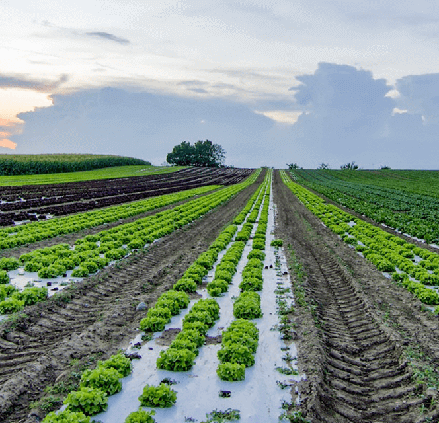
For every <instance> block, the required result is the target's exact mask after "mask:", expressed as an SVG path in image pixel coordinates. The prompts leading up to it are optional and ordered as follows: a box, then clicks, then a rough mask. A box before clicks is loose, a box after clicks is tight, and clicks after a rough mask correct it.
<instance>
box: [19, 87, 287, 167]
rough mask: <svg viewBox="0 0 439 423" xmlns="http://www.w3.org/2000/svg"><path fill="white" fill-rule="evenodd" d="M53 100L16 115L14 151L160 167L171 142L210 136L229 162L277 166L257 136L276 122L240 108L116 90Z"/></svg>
mask: <svg viewBox="0 0 439 423" xmlns="http://www.w3.org/2000/svg"><path fill="white" fill-rule="evenodd" d="M53 102H54V104H53V106H52V107H48V108H44V109H37V110H35V111H34V112H27V113H20V114H19V115H18V117H19V118H20V119H22V120H23V121H24V122H25V124H24V130H23V133H22V134H19V135H14V136H13V137H12V138H11V139H12V140H13V141H14V142H16V143H17V144H18V145H17V152H19V153H23V154H32V153H34V154H35V153H61V152H71V153H84V152H87V153H106V154H120V155H125V156H133V157H139V158H143V159H147V160H151V161H152V162H153V163H156V164H160V163H162V162H163V161H164V160H165V159H166V155H167V153H169V152H170V151H172V148H173V146H175V145H176V144H179V143H181V142H182V141H184V140H187V141H190V142H195V141H197V140H205V139H209V140H212V141H213V142H215V143H218V144H220V145H221V146H223V148H224V149H225V150H226V152H227V155H226V163H227V164H233V165H235V166H239V167H252V166H259V163H260V162H261V163H264V162H265V163H267V158H268V161H269V162H270V163H273V165H274V164H275V159H274V156H272V157H270V154H269V152H270V150H271V147H272V146H270V144H269V143H267V142H266V141H265V140H264V138H263V134H264V133H268V132H269V131H270V130H271V128H272V127H273V125H274V122H273V121H272V120H271V119H269V118H267V117H265V116H262V115H258V114H256V113H254V112H253V111H252V110H251V108H250V107H249V106H246V105H242V104H237V103H233V102H231V101H226V100H221V99H213V98H205V97H203V98H186V97H178V96H172V95H158V94H152V93H148V92H138V90H137V92H133V91H132V90H124V89H120V88H104V89H90V90H83V91H78V92H76V93H71V94H68V95H67V94H66V95H54V96H53ZM279 154H280V155H282V152H280V153H279ZM282 162H283V161H282ZM255 163H256V164H255Z"/></svg>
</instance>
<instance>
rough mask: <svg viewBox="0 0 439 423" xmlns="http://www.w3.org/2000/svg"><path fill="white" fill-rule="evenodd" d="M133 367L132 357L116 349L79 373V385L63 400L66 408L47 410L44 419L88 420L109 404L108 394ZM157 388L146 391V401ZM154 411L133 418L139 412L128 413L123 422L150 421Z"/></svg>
mask: <svg viewBox="0 0 439 423" xmlns="http://www.w3.org/2000/svg"><path fill="white" fill-rule="evenodd" d="M131 371H132V364H131V360H130V359H129V358H127V357H125V356H124V355H123V354H121V353H119V354H116V355H113V356H111V357H110V358H109V359H108V360H106V361H99V362H98V366H97V367H96V368H95V369H94V370H85V371H84V372H83V373H82V375H81V381H80V385H79V389H78V390H76V391H71V392H70V393H69V395H68V396H67V398H66V399H65V400H64V405H66V408H65V410H63V411H61V412H59V413H56V412H51V413H49V414H48V415H47V416H46V417H45V419H44V420H43V423H90V417H89V416H92V415H95V414H98V413H100V412H102V411H105V410H106V409H107V407H108V397H109V396H111V395H114V394H116V393H118V392H120V390H121V389H122V383H121V381H120V379H121V378H123V377H126V376H128V375H129V374H130V373H131ZM156 395H157V393H156V392H151V394H149V395H148V393H147V395H145V397H146V398H145V401H148V400H149V401H152V400H153V399H154V398H155V397H156ZM152 415H154V412H149V413H148V412H145V411H143V412H141V413H140V417H142V418H143V420H136V417H138V416H139V412H134V413H131V414H130V415H129V416H128V417H127V419H126V420H125V422H126V423H136V422H144V423H153V422H154V420H153V419H152V417H151V416H152Z"/></svg>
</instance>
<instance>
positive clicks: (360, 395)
mask: <svg viewBox="0 0 439 423" xmlns="http://www.w3.org/2000/svg"><path fill="white" fill-rule="evenodd" d="M262 178H263V175H261V176H260V178H259V181H262ZM256 185H257V184H253V185H252V186H251V187H249V188H247V189H246V190H245V191H243V192H242V193H240V194H239V195H238V196H236V197H235V198H234V199H233V200H231V201H230V202H229V203H228V204H226V205H223V206H221V207H219V208H217V209H216V210H215V211H213V212H211V213H209V214H208V215H206V216H205V217H203V218H202V219H199V220H198V221H196V222H194V223H193V224H192V225H189V226H188V227H186V228H184V229H181V230H179V231H176V232H175V233H173V234H171V235H170V236H168V237H165V238H164V239H162V240H160V241H159V242H157V243H155V244H154V245H153V247H151V248H150V249H149V250H148V251H142V252H138V253H136V254H133V255H132V256H130V257H128V258H127V259H124V260H123V261H122V262H121V263H120V264H118V265H117V266H112V267H110V268H108V269H106V270H104V271H103V272H100V273H99V274H97V275H96V276H94V277H90V278H87V279H85V280H84V281H83V282H82V283H80V284H78V285H77V286H76V287H74V288H72V289H68V290H66V292H65V293H63V294H61V295H60V296H59V297H58V298H59V299H58V300H57V299H56V298H53V299H51V300H49V301H47V302H45V303H41V304H39V305H36V306H33V307H29V308H28V309H26V310H25V314H26V316H27V317H23V318H22V319H19V320H17V321H15V322H12V323H11V322H10V323H8V324H7V325H6V326H4V325H3V326H0V350H1V355H0V364H1V365H0V421H2V422H5V423H12V422H14V423H16V422H20V423H21V422H26V423H31V422H36V421H38V417H37V416H39V417H40V418H41V417H42V416H44V414H45V413H44V412H42V410H41V409H39V410H37V409H34V410H32V412H31V409H30V404H31V402H32V401H37V400H39V399H41V398H42V397H45V398H46V401H45V402H44V404H49V405H50V404H51V402H50V401H49V398H50V395H52V396H53V397H55V399H56V398H57V397H58V399H60V398H62V396H63V395H65V393H64V394H63V392H64V391H63V389H64V388H65V390H67V389H68V386H70V385H69V384H71V383H75V382H76V383H77V379H78V374H79V371H80V370H81V369H83V368H86V367H88V366H90V367H91V366H94V364H95V362H96V360H97V359H105V358H107V357H108V356H110V355H111V354H113V353H115V352H117V351H118V350H119V349H120V348H124V347H126V346H127V345H128V342H129V341H130V340H131V339H133V338H134V336H135V335H136V334H137V333H138V331H137V327H138V323H139V321H140V319H141V318H143V317H144V315H145V314H146V311H136V305H137V304H139V302H140V301H144V302H145V303H146V304H147V306H150V305H152V304H153V303H154V301H155V299H156V298H157V297H158V296H159V295H160V294H161V293H162V292H163V291H165V290H167V289H169V288H170V287H171V286H172V284H173V283H174V282H175V281H176V280H177V279H178V278H179V277H180V276H181V275H182V273H183V272H184V271H185V270H186V268H187V267H188V265H189V264H190V263H192V262H193V260H195V259H196V257H197V256H198V255H199V253H200V252H202V251H204V250H205V249H206V248H207V247H208V245H209V244H210V243H211V242H212V241H213V240H214V239H215V238H216V236H217V235H218V234H219V232H220V231H221V230H222V229H223V228H224V226H225V225H227V224H228V223H230V221H231V220H232V218H233V217H234V215H236V214H237V212H238V211H240V209H242V207H244V205H245V204H246V202H247V200H248V199H249V198H250V196H251V194H252V193H253V192H254V191H255V189H256ZM273 195H274V202H275V204H276V209H277V216H276V224H277V229H276V236H277V237H278V238H282V239H283V240H284V250H285V254H286V256H287V258H288V260H289V266H290V269H291V270H290V272H291V277H292V285H293V290H294V292H295V293H296V302H300V304H301V305H296V308H295V311H294V314H293V315H292V317H293V328H292V329H294V331H295V333H296V334H297V338H298V339H297V340H296V341H295V342H296V343H297V346H298V360H299V361H298V363H299V370H300V372H301V373H305V374H306V377H307V378H306V380H305V381H303V382H300V383H299V385H298V386H297V387H298V390H299V400H300V408H299V409H300V410H301V412H302V414H303V415H304V416H305V418H306V419H307V421H309V422H313V423H316V422H319V423H320V422H321V423H323V422H324V423H345V422H358V423H359V422H361V423H368V422H375V423H379V422H382V423H384V422H386V423H387V422H407V423H408V422H410V423H415V422H427V421H429V422H438V421H439V409H438V406H437V403H438V400H439V398H438V397H437V395H436V392H434V391H433V390H431V389H430V390H427V387H428V385H429V384H431V383H433V382H434V378H435V377H436V378H438V376H437V369H438V368H439V342H438V341H439V331H438V328H439V320H438V318H437V317H434V316H433V315H432V314H431V313H429V312H428V311H426V310H425V308H424V307H423V306H422V304H421V303H420V302H419V301H418V300H417V299H416V298H414V297H413V296H412V295H411V294H410V293H409V292H407V291H406V290H405V289H403V288H400V287H398V286H397V285H395V284H393V283H392V282H391V281H390V280H388V279H386V278H385V277H384V276H383V275H382V274H381V273H380V272H378V271H377V270H376V269H375V268H374V267H373V266H372V265H371V264H370V263H368V262H367V261H366V260H364V259H363V258H362V257H360V256H359V255H358V254H357V253H356V252H355V250H353V249H352V248H350V247H349V246H347V245H346V244H344V243H343V242H342V241H341V240H340V239H339V238H338V237H337V236H336V235H335V234H333V233H332V232H330V231H329V230H328V229H327V228H325V227H324V226H323V225H322V224H321V222H320V221H319V220H318V219H317V218H316V217H315V216H314V215H312V214H311V213H310V212H309V211H308V210H307V209H306V208H305V207H304V206H303V205H302V204H301V203H299V202H298V200H297V199H296V198H295V197H294V195H293V194H292V193H291V191H290V190H289V189H288V188H287V187H286V186H285V185H284V184H283V183H282V181H281V179H280V176H279V172H278V171H276V172H275V174H274V181H273ZM293 252H294V254H295V255H293ZM301 268H303V272H302V271H301V270H300V269H301ZM301 294H303V299H302V300H301V301H299V299H300V298H301ZM174 336H175V333H167V334H165V335H164V337H163V342H164V343H169V342H170V340H171V339H172V338H173V337H174ZM209 342H218V340H217V339H212V340H209ZM435 375H436V376H435ZM75 378H76V379H75ZM428 378H430V383H429V379H428ZM431 380H433V382H431ZM418 382H419V383H418ZM422 382H424V383H422ZM47 386H49V387H50V386H52V387H53V386H55V387H56V389H55V390H54V388H52V390H51V393H50V395H49V394H45V393H44V388H45V387H47ZM59 391H61V393H59ZM294 392H295V387H293V389H292V401H293V400H294V399H295V394H294ZM55 399H53V401H52V402H53V408H55V409H56V408H58V407H59V404H57V403H56V401H55ZM297 410H298V408H293V407H290V412H291V413H293V412H294V411H297ZM296 421H300V420H296ZM303 421H304V420H303Z"/></svg>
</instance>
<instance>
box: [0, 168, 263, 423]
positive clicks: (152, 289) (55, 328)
mask: <svg viewBox="0 0 439 423" xmlns="http://www.w3.org/2000/svg"><path fill="white" fill-rule="evenodd" d="M264 173H265V172H262V173H261V175H260V176H259V178H258V180H257V181H256V183H254V184H252V185H251V186H249V187H247V188H246V189H245V190H243V191H242V192H240V193H239V194H238V195H236V196H235V197H234V198H232V199H231V200H230V201H229V202H227V203H226V204H223V205H221V206H219V207H218V208H216V209H215V210H213V211H211V212H209V213H208V214H207V215H205V216H204V217H203V218H201V219H198V220H197V221H195V222H193V223H192V224H190V225H188V226H186V227H185V228H182V229H180V230H178V231H176V232H174V233H172V234H171V235H169V236H166V237H164V238H163V239H161V240H159V241H158V242H156V243H154V244H153V246H151V247H150V248H149V249H148V250H147V251H141V252H138V253H135V254H133V255H131V256H129V257H128V258H126V259H124V260H122V261H121V262H120V263H119V264H116V265H114V266H111V267H108V268H107V269H105V270H104V271H102V272H99V273H98V274H97V275H95V276H92V277H90V278H86V279H85V280H84V281H83V282H81V283H79V284H77V286H75V287H71V288H70V287H69V288H66V289H65V290H64V292H63V293H62V294H61V295H60V298H61V299H64V300H56V299H55V298H51V299H49V300H48V301H46V302H44V303H39V304H37V305H35V306H31V307H28V308H26V309H25V314H26V317H24V318H21V319H19V320H17V321H16V322H13V323H12V324H11V323H8V324H7V325H4V324H3V325H2V326H0V351H1V353H0V421H2V422H4V423H13V422H14V423H17V422H20V423H21V422H27V423H30V422H36V421H40V419H41V418H42V417H43V416H44V414H45V413H41V411H38V410H33V412H32V413H31V414H30V408H29V407H30V404H31V402H33V401H37V400H39V399H40V398H41V397H42V396H43V395H44V392H43V390H44V388H45V387H46V386H48V385H52V384H54V383H55V381H56V382H57V384H58V386H59V385H60V383H63V382H65V385H67V384H68V383H70V382H71V380H72V377H73V378H74V377H75V375H76V377H77V370H78V369H80V368H84V366H85V367H86V366H93V365H94V363H95V362H96V360H97V359H98V358H99V359H105V358H107V357H109V356H110V355H112V354H114V353H116V352H117V351H118V350H119V349H121V348H126V347H127V346H128V343H129V341H130V340H131V339H133V338H134V337H135V336H136V334H137V333H138V330H137V328H138V324H139V321H140V320H141V319H142V318H143V317H144V316H145V315H146V311H136V306H137V305H138V304H139V302H141V301H143V302H145V303H146V305H147V306H148V307H149V306H151V305H153V304H154V302H155V300H156V299H157V297H158V296H159V295H160V294H161V293H162V292H164V291H166V290H168V289H170V288H171V287H172V285H173V284H174V283H175V282H176V281H177V280H178V279H179V278H180V277H181V275H182V274H183V273H184V271H185V270H186V269H187V267H188V266H189V265H190V264H191V263H192V262H193V261H194V260H195V259H196V258H197V257H198V255H199V254H200V253H201V252H202V251H205V250H206V249H207V248H208V246H209V244H210V243H211V242H212V241H213V240H214V239H215V238H216V237H217V236H218V234H219V233H220V232H221V230H222V229H223V228H224V227H225V226H226V225H228V224H230V223H231V221H232V220H233V218H234V216H235V215H236V214H237V213H238V212H239V211H240V210H241V209H242V208H243V207H244V206H245V204H246V203H247V201H248V200H249V198H250V197H251V195H252V194H253V193H254V192H255V190H256V188H257V186H258V185H259V184H260V183H261V182H262V181H263V178H264V176H265V175H264ZM55 408H57V407H55Z"/></svg>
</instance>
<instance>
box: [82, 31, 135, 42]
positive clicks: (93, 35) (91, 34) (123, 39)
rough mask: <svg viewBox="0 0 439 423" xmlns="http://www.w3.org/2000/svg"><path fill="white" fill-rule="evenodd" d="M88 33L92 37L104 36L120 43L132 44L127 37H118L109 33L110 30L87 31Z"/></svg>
mask: <svg viewBox="0 0 439 423" xmlns="http://www.w3.org/2000/svg"><path fill="white" fill-rule="evenodd" d="M86 35H89V36H90V37H98V38H103V39H105V40H109V41H114V42H116V43H119V44H130V41H129V40H127V39H126V38H121V37H117V36H116V35H113V34H109V33H108V32H86Z"/></svg>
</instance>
